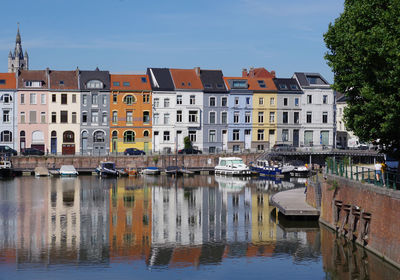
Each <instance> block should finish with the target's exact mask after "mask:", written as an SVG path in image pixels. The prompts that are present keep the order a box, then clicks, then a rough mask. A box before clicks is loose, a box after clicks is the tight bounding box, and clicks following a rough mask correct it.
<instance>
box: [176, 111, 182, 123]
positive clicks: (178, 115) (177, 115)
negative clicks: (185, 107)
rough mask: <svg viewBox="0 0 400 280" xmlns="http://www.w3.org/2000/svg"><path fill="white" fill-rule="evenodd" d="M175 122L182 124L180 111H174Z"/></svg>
mask: <svg viewBox="0 0 400 280" xmlns="http://www.w3.org/2000/svg"><path fill="white" fill-rule="evenodd" d="M176 122H177V123H181V122H182V111H181V110H178V111H176Z"/></svg>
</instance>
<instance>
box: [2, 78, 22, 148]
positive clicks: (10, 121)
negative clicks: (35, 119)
mask: <svg viewBox="0 0 400 280" xmlns="http://www.w3.org/2000/svg"><path fill="white" fill-rule="evenodd" d="M16 101H17V98H16V81H15V74H14V73H1V74H0V111H1V119H0V145H6V146H9V147H10V148H13V149H17V146H18V145H17V136H18V135H17V134H18V133H17V113H18V111H17V102H16Z"/></svg>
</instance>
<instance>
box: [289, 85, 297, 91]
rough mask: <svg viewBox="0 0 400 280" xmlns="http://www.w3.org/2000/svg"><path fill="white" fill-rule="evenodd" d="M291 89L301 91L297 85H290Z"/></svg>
mask: <svg viewBox="0 0 400 280" xmlns="http://www.w3.org/2000/svg"><path fill="white" fill-rule="evenodd" d="M290 88H291V89H292V90H298V89H299V87H298V86H297V85H290Z"/></svg>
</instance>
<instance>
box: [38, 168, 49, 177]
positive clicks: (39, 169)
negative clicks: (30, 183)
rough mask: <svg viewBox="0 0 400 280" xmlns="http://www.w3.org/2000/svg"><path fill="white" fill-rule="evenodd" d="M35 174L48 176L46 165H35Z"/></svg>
mask: <svg viewBox="0 0 400 280" xmlns="http://www.w3.org/2000/svg"><path fill="white" fill-rule="evenodd" d="M35 176H36V177H43V176H50V173H49V170H48V169H47V168H46V167H44V166H38V167H35Z"/></svg>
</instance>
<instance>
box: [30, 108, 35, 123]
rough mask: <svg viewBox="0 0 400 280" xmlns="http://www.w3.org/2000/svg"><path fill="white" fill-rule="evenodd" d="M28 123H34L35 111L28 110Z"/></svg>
mask: <svg viewBox="0 0 400 280" xmlns="http://www.w3.org/2000/svg"><path fill="white" fill-rule="evenodd" d="M29 123H36V111H29Z"/></svg>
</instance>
